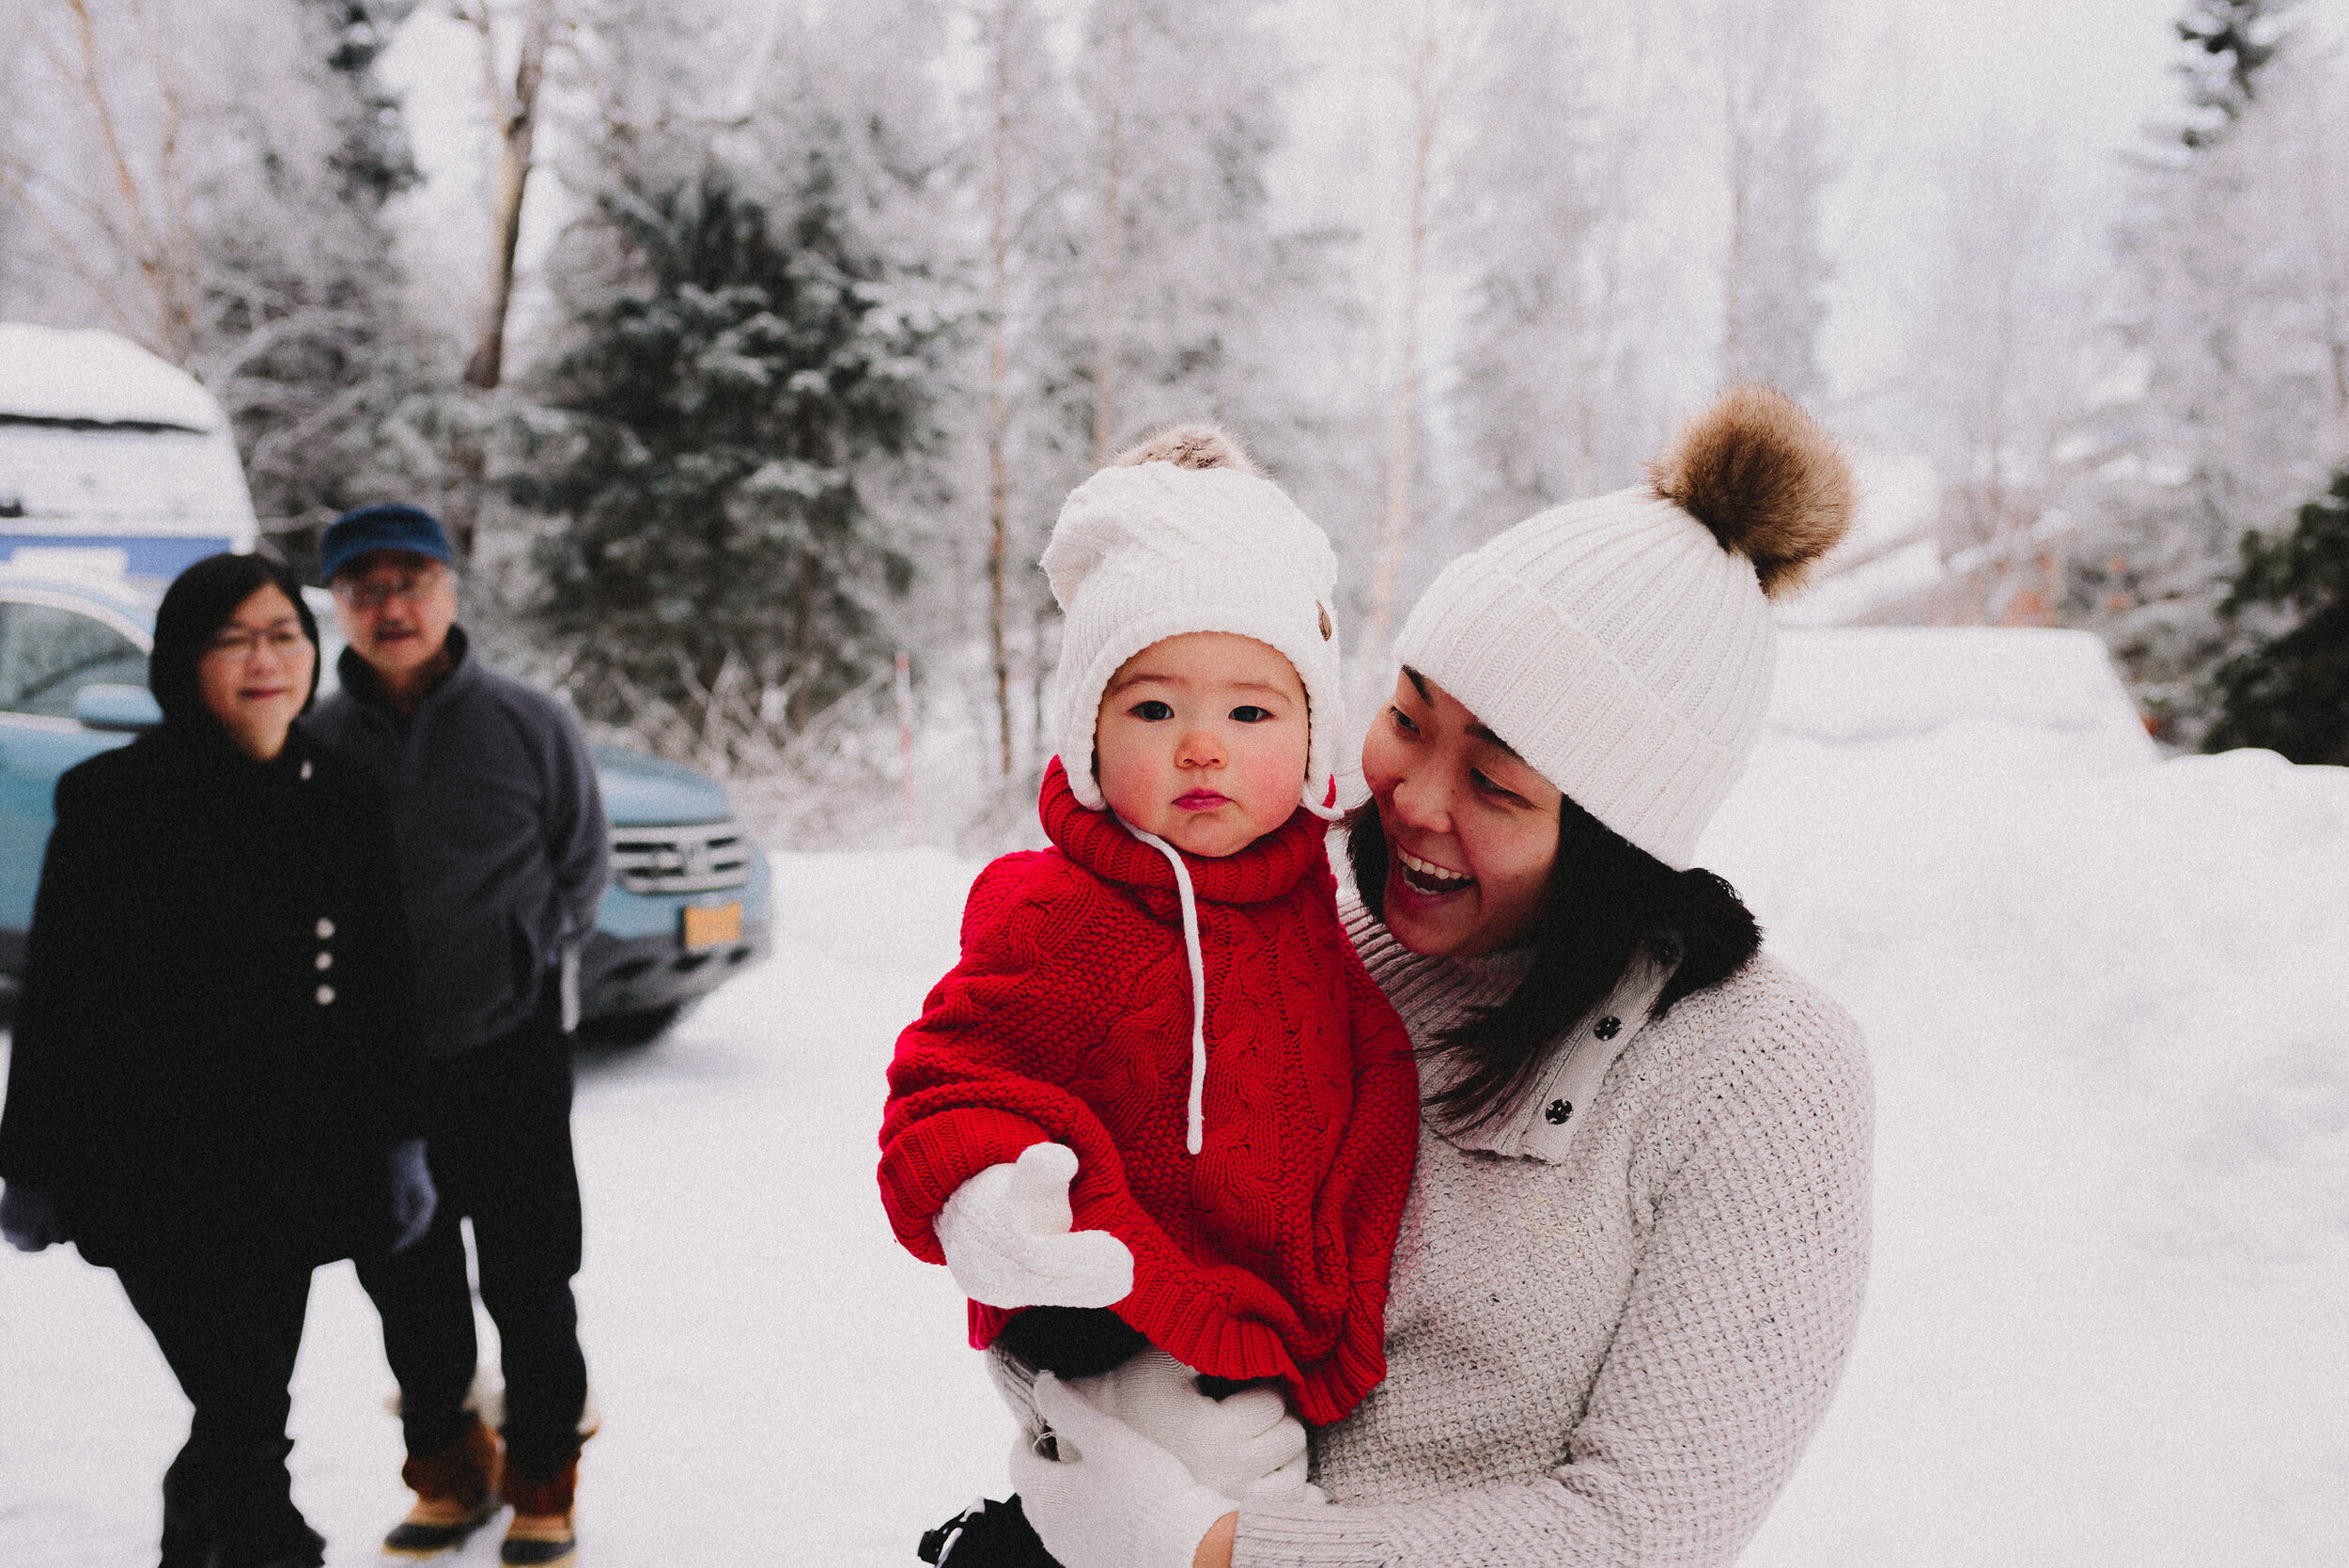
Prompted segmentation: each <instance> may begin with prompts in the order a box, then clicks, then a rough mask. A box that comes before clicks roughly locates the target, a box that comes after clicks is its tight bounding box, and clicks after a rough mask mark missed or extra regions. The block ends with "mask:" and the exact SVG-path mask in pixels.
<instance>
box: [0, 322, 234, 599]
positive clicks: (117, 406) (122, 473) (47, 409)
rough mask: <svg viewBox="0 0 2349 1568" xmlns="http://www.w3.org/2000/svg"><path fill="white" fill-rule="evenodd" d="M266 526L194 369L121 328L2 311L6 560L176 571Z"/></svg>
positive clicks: (0, 459) (0, 449)
mask: <svg viewBox="0 0 2349 1568" xmlns="http://www.w3.org/2000/svg"><path fill="white" fill-rule="evenodd" d="M256 537H257V527H256V525H255V522H254V518H253V501H252V497H251V495H250V494H249V493H248V492H247V491H246V489H245V484H244V471H243V469H242V468H241V466H240V464H239V462H238V458H237V445H236V441H235V439H234V437H233V435H232V433H231V432H230V430H229V427H228V419H227V416H226V414H224V413H223V412H222V411H221V407H220V405H219V404H218V403H217V402H215V401H213V399H212V397H211V395H210V394H209V393H207V392H206V391H205V390H204V388H203V387H202V386H201V385H200V384H198V383H197V381H196V380H195V378H194V377H193V376H191V375H189V374H188V373H187V372H186V371H184V370H181V369H179V368H178V367H177V366H175V365H167V364H165V363H164V362H163V361H162V360H160V359H158V358H156V357H155V356H154V355H153V354H150V353H148V351H147V350H146V349H141V348H139V347H138V346H137V345H136V344H134V343H132V342H130V341H128V340H127V339H124V338H120V337H117V336H116V335H115V334H112V333H104V332H59V331H56V330H54V329H53V328H49V327H36V326H27V325H24V324H23V323H19V322H0V560H5V561H8V562H11V563H13V564H14V565H17V566H20V567H30V566H37V565H42V564H46V565H49V566H53V567H54V566H68V567H73V566H81V567H98V568H100V569H101V570H104V569H111V570H113V571H115V572H117V573H119V574H121V575H124V576H128V577H131V578H132V579H138V580H150V581H154V582H169V581H170V580H171V579H172V578H174V577H176V576H178V575H179V569H180V568H181V567H185V566H187V565H188V564H189V563H190V562H192V561H197V560H201V559H202V558H203V557H205V556H207V555H211V554H215V553H217V552H218V551H224V550H232V551H247V550H251V549H252V548H253V546H254V541H255V539H256Z"/></svg>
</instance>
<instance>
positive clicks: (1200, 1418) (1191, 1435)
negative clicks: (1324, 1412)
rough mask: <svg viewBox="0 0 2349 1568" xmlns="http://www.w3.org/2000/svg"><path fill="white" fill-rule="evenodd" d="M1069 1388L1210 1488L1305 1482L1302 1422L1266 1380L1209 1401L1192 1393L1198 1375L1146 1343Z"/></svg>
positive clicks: (1228, 1492)
mask: <svg viewBox="0 0 2349 1568" xmlns="http://www.w3.org/2000/svg"><path fill="white" fill-rule="evenodd" d="M1068 1386H1069V1387H1070V1388H1072V1389H1077V1390H1079V1391H1080V1392H1081V1393H1082V1394H1083V1395H1084V1396H1085V1398H1087V1399H1088V1400H1090V1401H1092V1403H1093V1404H1094V1405H1095V1406H1096V1407H1097V1408H1098V1409H1100V1410H1103V1411H1106V1412H1107V1413H1108V1414H1110V1415H1112V1416H1115V1417H1116V1418H1117V1419H1118V1420H1120V1421H1124V1422H1125V1423H1126V1424H1127V1425H1128V1426H1130V1427H1132V1428H1133V1429H1134V1430H1135V1431H1136V1432H1138V1433H1140V1434H1141V1435H1142V1436H1144V1437H1147V1438H1149V1439H1150V1440H1151V1441H1152V1442H1154V1443H1156V1444H1158V1445H1159V1447H1160V1448H1162V1449H1164V1450H1166V1452H1169V1453H1171V1454H1173V1455H1174V1456H1175V1458H1177V1459H1179V1460H1181V1461H1182V1462H1183V1466H1184V1467H1185V1468H1186V1469H1188V1470H1190V1474H1191V1479H1192V1480H1194V1481H1196V1482H1198V1483H1199V1484H1200V1485H1202V1486H1205V1487H1206V1488H1208V1489H1209V1490H1210V1491H1215V1492H1220V1493H1221V1494H1222V1495H1223V1496H1225V1497H1227V1498H1240V1497H1246V1496H1248V1495H1249V1494H1251V1493H1256V1494H1264V1493H1268V1492H1284V1491H1289V1490H1292V1489H1293V1488H1296V1487H1299V1486H1301V1485H1303V1484H1304V1482H1305V1467H1306V1456H1305V1425H1304V1423H1303V1422H1302V1421H1299V1420H1298V1419H1297V1418H1296V1417H1295V1416H1293V1415H1291V1414H1290V1413H1289V1407H1288V1401H1286V1400H1285V1399H1283V1398H1282V1397H1281V1390H1280V1389H1278V1388H1276V1387H1274V1386H1273V1385H1271V1384H1268V1383H1260V1384H1254V1385H1252V1386H1250V1387H1248V1388H1245V1389H1240V1390H1239V1391H1238V1392H1237V1393H1235V1394H1233V1395H1231V1396H1230V1397H1229V1398H1226V1399H1222V1400H1215V1399H1210V1398H1208V1397H1207V1396H1206V1394H1203V1393H1201V1392H1200V1391H1199V1374H1197V1373H1194V1372H1193V1371H1191V1370H1190V1368H1189V1367H1187V1366H1185V1365H1183V1363H1182V1362H1180V1361H1178V1360H1176V1359H1175V1358H1174V1357H1172V1356H1169V1355H1168V1354H1167V1353H1166V1352H1165V1351H1163V1350H1160V1349H1159V1347H1158V1346H1156V1345H1152V1346H1151V1347H1150V1348H1149V1349H1147V1350H1144V1351H1143V1352H1142V1353H1141V1354H1140V1355H1138V1356H1135V1357H1134V1358H1131V1359H1130V1360H1128V1361H1126V1362H1125V1363H1123V1364H1122V1365H1119V1366H1117V1367H1114V1368H1112V1369H1111V1370H1110V1371H1108V1372H1105V1373H1103V1374H1100V1375H1099V1376H1098V1377H1075V1378H1071V1379H1069V1382H1068Z"/></svg>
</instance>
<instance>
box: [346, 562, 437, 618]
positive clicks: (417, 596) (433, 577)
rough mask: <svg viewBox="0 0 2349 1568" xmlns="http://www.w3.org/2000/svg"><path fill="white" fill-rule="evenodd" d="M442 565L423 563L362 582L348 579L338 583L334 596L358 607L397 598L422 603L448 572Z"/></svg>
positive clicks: (372, 607)
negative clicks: (425, 564) (423, 564)
mask: <svg viewBox="0 0 2349 1568" xmlns="http://www.w3.org/2000/svg"><path fill="white" fill-rule="evenodd" d="M447 575H448V573H447V571H446V569H445V568H443V567H418V568H417V569H415V570H414V571H404V572H399V573H397V574H387V575H385V576H381V577H369V578H364V579H362V580H360V581H358V582H352V581H350V580H349V579H345V580H343V581H341V582H336V583H335V584H334V597H335V598H338V599H341V600H342V601H343V602H344V603H345V604H348V605H350V607H351V608H352V609H354V610H381V609H382V608H383V607H384V606H385V605H387V604H389V603H391V602H392V600H394V599H398V600H400V601H401V602H403V603H406V604H418V603H421V602H423V601H424V600H425V599H427V598H430V597H431V595H432V592H433V590H434V589H436V588H438V587H440V585H441V580H442V579H443V577H445V576H447Z"/></svg>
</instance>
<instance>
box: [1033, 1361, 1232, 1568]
mask: <svg viewBox="0 0 2349 1568" xmlns="http://www.w3.org/2000/svg"><path fill="white" fill-rule="evenodd" d="M1035 1405H1036V1410H1037V1412H1038V1413H1039V1414H1041V1415H1042V1416H1043V1418H1044V1420H1045V1421H1046V1422H1047V1423H1048V1424H1049V1425H1050V1427H1051V1430H1052V1435H1053V1438H1054V1447H1055V1449H1056V1451H1057V1452H1058V1455H1059V1457H1058V1458H1057V1459H1047V1458H1045V1457H1044V1456H1043V1455H1042V1454H1040V1453H1038V1452H1035V1449H1034V1446H1033V1445H1032V1444H1030V1443H1029V1442H1028V1441H1027V1440H1026V1439H1025V1438H1024V1437H1020V1438H1015V1439H1014V1440H1013V1442H1012V1445H1011V1483H1012V1486H1013V1489H1014V1490H1016V1491H1017V1492H1018V1493H1019V1503H1020V1507H1021V1508H1022V1510H1024V1511H1025V1513H1026V1514H1027V1516H1028V1523H1029V1524H1030V1525H1032V1526H1034V1529H1035V1533H1036V1536H1037V1538H1038V1539H1039V1540H1041V1541H1042V1542H1043V1543H1044V1549H1045V1550H1046V1551H1048V1552H1050V1553H1051V1554H1052V1556H1053V1557H1054V1558H1055V1559H1057V1560H1059V1561H1060V1562H1062V1563H1063V1564H1065V1565H1066V1568H1190V1563H1191V1559H1192V1557H1193V1556H1194V1554H1196V1553H1197V1551H1198V1550H1199V1543H1200V1542H1201V1541H1202V1540H1203V1539H1205V1538H1206V1533H1207V1531H1208V1530H1209V1529H1212V1528H1214V1525H1215V1522H1216V1521H1217V1520H1218V1519H1221V1518H1222V1517H1223V1515H1225V1514H1230V1513H1233V1512H1234V1511H1236V1510H1237V1508H1238V1506H1239V1505H1238V1504H1237V1503H1236V1502H1234V1501H1233V1500H1232V1499H1231V1498H1226V1497H1224V1496H1222V1495H1221V1493H1217V1492H1211V1491H1209V1490H1208V1489H1207V1488H1206V1487H1205V1486H1202V1485H1200V1484H1199V1483H1198V1482H1197V1481H1195V1480H1193V1479H1192V1478H1191V1474H1190V1471H1189V1470H1187V1469H1185V1468H1184V1467H1183V1462H1182V1461H1181V1460H1179V1459H1177V1458H1175V1456H1174V1455H1173V1454H1171V1453H1169V1452H1166V1450H1164V1449H1162V1448H1160V1447H1159V1446H1158V1445H1157V1444H1156V1443H1154V1442H1152V1441H1150V1439H1149V1438H1147V1437H1144V1436H1142V1435H1141V1434H1140V1433H1138V1432H1136V1431H1135V1430H1134V1429H1133V1428H1132V1427H1130V1426H1128V1425H1127V1424H1126V1423H1125V1422H1124V1421H1119V1420H1118V1419H1117V1418H1116V1417H1115V1416H1112V1415H1111V1414H1109V1413H1108V1412H1107V1411H1105V1410H1101V1409H1097V1408H1096V1407H1095V1406H1094V1405H1093V1404H1092V1403H1091V1402H1090V1401H1088V1400H1087V1399H1086V1398H1085V1397H1084V1395H1083V1394H1081V1393H1080V1392H1078V1391H1077V1389H1074V1388H1072V1387H1070V1386H1069V1385H1068V1384H1066V1383H1063V1382H1062V1381H1061V1380H1060V1379H1059V1378H1057V1377H1054V1376H1053V1375H1052V1374H1050V1373H1049V1372H1040V1373H1038V1374H1036V1378H1035Z"/></svg>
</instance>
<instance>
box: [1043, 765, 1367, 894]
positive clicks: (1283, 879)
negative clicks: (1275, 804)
mask: <svg viewBox="0 0 2349 1568" xmlns="http://www.w3.org/2000/svg"><path fill="white" fill-rule="evenodd" d="M1036 813H1037V815H1039V816H1041V817H1042V818H1043V820H1044V831H1045V832H1046V833H1048V834H1050V837H1051V840H1052V842H1053V844H1055V845H1057V846H1059V848H1060V852H1061V853H1062V854H1064V855H1066V856H1067V857H1068V858H1069V860H1070V861H1071V862H1074V863H1075V864H1077V865H1079V866H1081V867H1082V868H1083V869H1085V870H1086V871H1089V872H1091V873H1093V874H1094V875H1095V876H1096V877H1101V878H1103V879H1104V880H1106V881H1111V882H1120V883H1123V884H1125V885H1126V886H1127V887H1129V888H1134V889H1137V890H1140V891H1141V892H1143V893H1163V894H1165V896H1166V898H1167V899H1168V901H1169V902H1170V904H1171V903H1172V901H1173V899H1174V897H1175V868H1174V867H1173V866H1171V865H1169V864H1167V863H1166V857H1165V856H1163V855H1161V854H1159V852H1158V851H1157V850H1156V849H1153V848H1151V847H1150V846H1148V845H1146V844H1144V843H1143V842H1142V841H1141V840H1140V839H1138V838H1136V837H1134V836H1133V834H1131V833H1129V832H1128V831H1126V830H1125V828H1124V827H1122V826H1121V825H1120V824H1119V823H1118V820H1117V818H1116V817H1114V816H1112V815H1110V814H1109V813H1108V812H1105V811H1094V810H1092V809H1091V808H1090V807H1088V806H1085V805H1083V804H1081V802H1080V801H1079V800H1078V799H1077V796H1076V792H1075V791H1073V790H1071V789H1070V788H1069V787H1068V774H1067V773H1066V771H1065V770H1064V769H1063V768H1062V767H1061V762H1060V758H1058V757H1054V758H1053V759H1052V761H1051V764H1050V767H1048V768H1045V770H1044V790H1043V794H1042V795H1041V796H1040V797H1039V798H1038V800H1037V801H1036ZM1328 831H1329V824H1327V823H1325V822H1323V821H1322V820H1321V819H1320V818H1319V817H1317V816H1315V815H1314V814H1313V813H1311V812H1309V811H1307V810H1305V808H1304V807H1302V806H1299V808H1298V809H1297V810H1296V811H1294V812H1291V813H1290V814H1289V819H1288V820H1287V821H1286V822H1283V823H1282V824H1281V826H1279V827H1278V828H1275V829H1274V830H1273V831H1270V832H1268V833H1267V834H1265V836H1264V837H1262V838H1260V839H1258V840H1257V841H1256V842H1255V843H1253V844H1252V845H1250V846H1248V847H1247V848H1245V849H1242V850H1240V851H1239V852H1238V853H1237V854H1236V855H1225V856H1223V857H1222V858H1221V859H1220V860H1207V859H1205V858H1203V857H1201V856H1198V855H1192V854H1188V853H1186V854H1185V855H1184V856H1183V864H1184V865H1185V866H1186V867H1187V868H1188V869H1189V870H1190V885H1191V890H1192V892H1193V893H1194V894H1195V895H1196V896H1198V897H1200V898H1203V899H1206V900H1207V901H1209V902H1210V903H1216V904H1264V903H1268V902H1270V901H1271V900H1273V899H1276V898H1281V897H1284V896H1286V895H1287V894H1288V893H1291V892H1292V891H1294V890H1295V888H1296V887H1297V884H1298V883H1299V881H1300V880H1301V879H1302V878H1303V877H1305V875H1306V873H1307V872H1308V871H1310V870H1311V869H1312V868H1313V866H1314V864H1315V862H1316V861H1317V860H1319V859H1320V858H1321V857H1322V856H1323V855H1324V854H1326V853H1327V851H1326V850H1325V849H1324V848H1323V847H1322V846H1323V840H1324V837H1325V835H1326V834H1327V833H1328ZM1152 902H1153V904H1154V905H1155V903H1156V902H1157V901H1156V900H1155V899H1153V900H1152Z"/></svg>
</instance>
